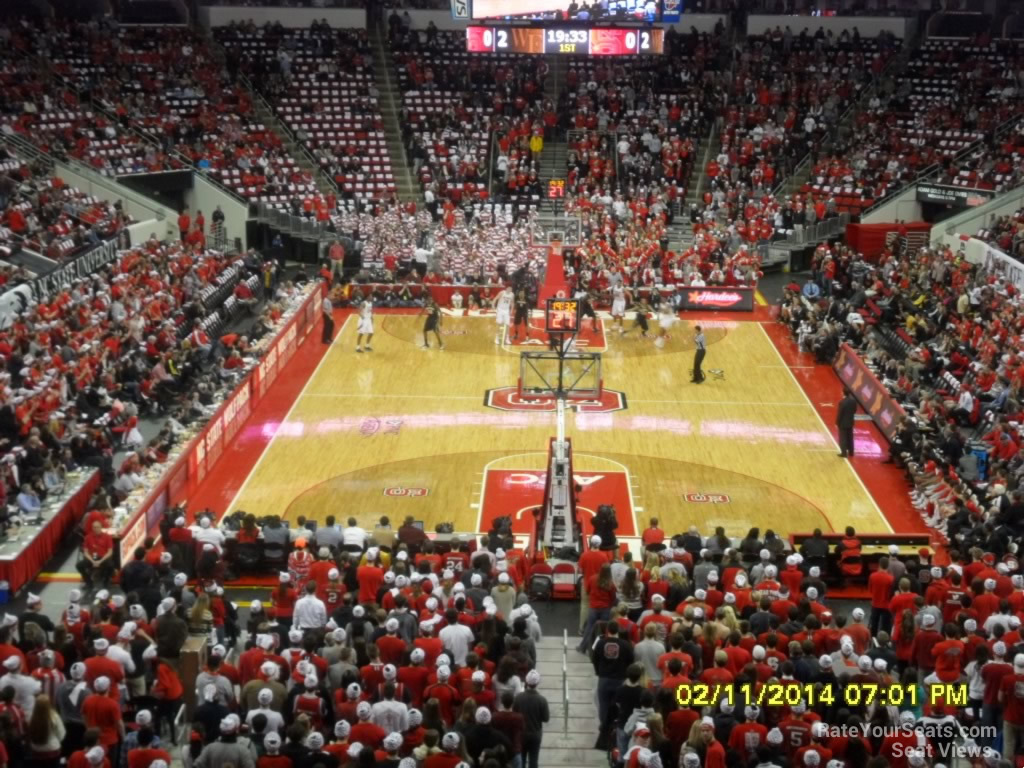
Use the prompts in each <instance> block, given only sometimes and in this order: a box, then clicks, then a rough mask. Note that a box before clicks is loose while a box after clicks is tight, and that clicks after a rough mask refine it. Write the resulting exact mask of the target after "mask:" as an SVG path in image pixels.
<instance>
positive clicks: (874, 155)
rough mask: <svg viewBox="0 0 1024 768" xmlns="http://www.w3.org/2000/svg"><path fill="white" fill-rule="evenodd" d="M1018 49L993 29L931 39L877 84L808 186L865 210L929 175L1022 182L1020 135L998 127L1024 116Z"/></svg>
mask: <svg viewBox="0 0 1024 768" xmlns="http://www.w3.org/2000/svg"><path fill="white" fill-rule="evenodd" d="M1021 54H1022V49H1021V48H1020V46H1019V45H1018V44H1017V43H1015V42H1013V41H1006V40H996V41H993V40H990V39H989V38H988V37H987V36H986V35H981V36H976V37H973V38H971V39H970V41H969V42H968V43H967V44H964V43H963V42H962V41H958V43H957V44H956V45H951V44H950V43H949V42H948V41H946V40H941V39H937V40H936V39H929V40H926V41H925V42H924V43H923V44H922V46H921V47H920V48H919V49H917V50H915V51H914V52H913V53H912V55H911V56H910V59H909V60H908V62H907V63H906V66H905V67H904V68H903V69H902V70H900V71H898V72H893V73H891V74H890V73H887V74H885V75H884V76H883V77H881V78H880V79H879V80H878V87H877V89H876V91H875V92H874V93H873V94H872V95H871V97H870V98H869V100H868V102H867V108H866V109H865V110H863V111H862V112H860V113H859V114H858V115H857V117H856V119H855V125H854V130H853V132H852V133H851V134H850V135H849V136H848V137H846V138H842V139H840V140H839V141H837V142H836V143H835V146H834V147H833V150H834V151H833V152H832V153H831V154H828V155H825V154H822V155H821V156H819V157H818V158H817V159H816V163H815V166H814V169H813V172H812V174H811V180H810V181H809V183H808V184H807V185H805V187H804V191H805V192H807V191H810V192H812V193H813V194H815V195H822V194H831V195H834V196H836V197H839V198H841V206H842V207H843V209H849V210H850V211H852V212H853V213H859V212H860V211H861V210H863V209H864V208H866V207H868V206H870V205H872V204H873V203H874V202H876V201H878V200H881V199H883V198H885V197H888V196H890V195H892V194H894V193H896V192H898V191H899V190H900V189H902V188H903V187H904V186H906V185H907V184H909V183H911V182H913V181H914V180H915V179H916V178H918V177H919V176H920V175H922V174H923V173H926V172H929V173H930V172H932V171H935V172H937V179H936V180H937V181H939V182H940V183H948V184H954V185H957V186H970V187H973V186H977V187H981V188H983V189H996V188H1002V189H1005V188H1009V187H1010V186H1013V185H1015V184H1016V183H1017V181H1016V177H1017V171H1016V158H1015V157H1014V152H1015V141H1016V134H1015V133H1011V134H1010V135H1009V136H1007V137H1006V138H1003V137H1001V136H1000V137H997V136H996V131H997V129H998V128H999V127H1000V126H1001V125H1003V124H1004V123H1005V122H1006V121H1008V120H1011V119H1016V118H1017V116H1018V115H1019V114H1020V106H1019V100H1018V99H1017V98H1016V94H1017V92H1018V89H1019V83H1018V78H1017V75H1016V72H1017V71H1018V69H1019V61H1020V57H1021ZM964 153H966V154H964ZM961 155H963V156H961Z"/></svg>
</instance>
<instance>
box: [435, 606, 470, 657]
mask: <svg viewBox="0 0 1024 768" xmlns="http://www.w3.org/2000/svg"><path fill="white" fill-rule="evenodd" d="M444 619H445V621H446V622H448V626H446V627H445V628H444V629H442V630H441V632H440V634H438V637H439V638H440V639H441V645H442V646H444V650H445V653H447V654H448V655H449V656H451V658H452V661H453V662H454V663H455V665H456V666H458V667H464V666H465V665H466V654H467V653H469V649H470V648H471V647H472V646H473V630H471V629H470V628H469V627H467V626H466V625H465V624H459V614H458V611H456V610H455V609H453V608H449V609H448V610H447V611H445V614H444Z"/></svg>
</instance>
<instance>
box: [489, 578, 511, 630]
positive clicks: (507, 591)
mask: <svg viewBox="0 0 1024 768" xmlns="http://www.w3.org/2000/svg"><path fill="white" fill-rule="evenodd" d="M491 598H493V600H494V604H495V605H496V606H498V613H500V614H501V615H502V616H503V617H504V618H505V620H506V621H509V622H511V619H510V618H509V617H510V616H511V615H512V610H513V609H514V608H515V607H516V587H515V584H514V583H513V582H512V577H511V576H509V574H508V573H499V574H498V583H497V584H495V585H494V586H493V587H491Z"/></svg>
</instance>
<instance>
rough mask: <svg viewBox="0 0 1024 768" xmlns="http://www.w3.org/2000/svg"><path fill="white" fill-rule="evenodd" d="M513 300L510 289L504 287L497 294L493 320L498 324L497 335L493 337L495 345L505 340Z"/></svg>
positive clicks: (509, 323)
mask: <svg viewBox="0 0 1024 768" xmlns="http://www.w3.org/2000/svg"><path fill="white" fill-rule="evenodd" d="M514 300H515V294H514V293H512V288H511V287H510V286H507V285H506V286H505V287H504V288H502V289H501V293H499V294H498V298H497V300H496V301H495V303H494V307H495V310H496V315H495V320H496V322H497V324H498V333H497V335H495V337H494V343H495V344H501V343H502V342H503V341H504V340H505V334H506V333H508V327H509V326H510V325H512V302H513V301H514Z"/></svg>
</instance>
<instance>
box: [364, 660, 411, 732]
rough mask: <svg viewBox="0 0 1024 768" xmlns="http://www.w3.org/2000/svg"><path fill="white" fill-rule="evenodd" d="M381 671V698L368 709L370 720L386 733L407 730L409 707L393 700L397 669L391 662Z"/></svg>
mask: <svg viewBox="0 0 1024 768" xmlns="http://www.w3.org/2000/svg"><path fill="white" fill-rule="evenodd" d="M383 673H384V681H385V682H384V687H383V688H382V689H381V692H382V695H383V698H382V699H381V700H380V701H378V702H377V703H376V704H374V705H373V708H372V709H371V710H370V722H371V723H373V724H374V725H379V726H380V727H381V728H383V729H384V730H385V731H387V732H388V733H404V732H405V731H407V730H409V708H408V707H407V706H406V705H405V704H404V703H403V702H401V701H395V677H396V675H397V670H396V669H395V666H394V665H393V664H385V665H384V670H383Z"/></svg>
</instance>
